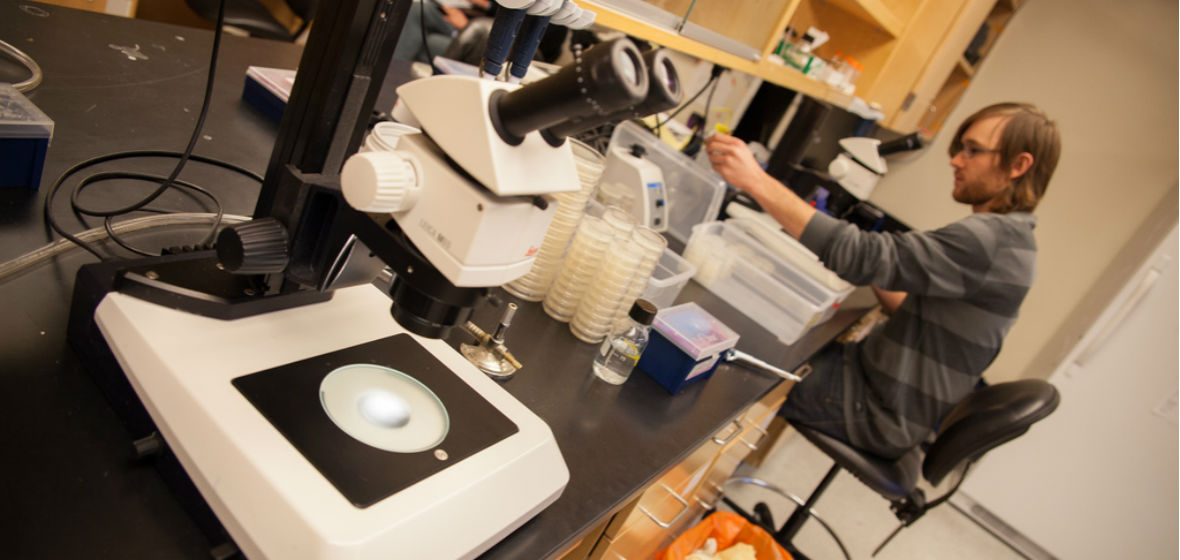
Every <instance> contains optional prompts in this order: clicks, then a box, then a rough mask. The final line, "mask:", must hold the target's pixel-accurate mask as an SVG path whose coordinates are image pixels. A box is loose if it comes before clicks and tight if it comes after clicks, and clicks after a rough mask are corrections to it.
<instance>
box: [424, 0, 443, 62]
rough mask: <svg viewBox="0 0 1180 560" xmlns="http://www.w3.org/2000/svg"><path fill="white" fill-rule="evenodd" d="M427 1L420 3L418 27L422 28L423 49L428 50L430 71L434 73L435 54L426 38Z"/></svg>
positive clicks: (427, 60)
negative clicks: (431, 52)
mask: <svg viewBox="0 0 1180 560" xmlns="http://www.w3.org/2000/svg"><path fill="white" fill-rule="evenodd" d="M426 2H427V0H421V1H420V2H419V3H418V27H420V28H421V29H422V50H424V51H426V63H427V64H429V65H430V73H431V74H433V73H434V71H435V68H434V55H432V54H430V42H429V41H427V40H426ZM439 9H440V10H441V9H442V8H441V7H440V8H439Z"/></svg>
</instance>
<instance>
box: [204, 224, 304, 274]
mask: <svg viewBox="0 0 1180 560" xmlns="http://www.w3.org/2000/svg"><path fill="white" fill-rule="evenodd" d="M287 255H288V254H287V229H286V228H284V227H283V224H281V223H279V221H278V220H276V219H274V218H259V219H257V220H250V221H249V222H246V223H242V224H237V225H233V226H230V227H227V228H225V229H223V230H221V233H220V234H218V236H217V261H218V262H219V263H221V265H222V266H223V267H225V268H226V269H227V270H229V271H230V272H235V273H238V274H271V273H276V272H282V271H283V270H284V269H286V268H287V262H288V260H289V258H288V256H287Z"/></svg>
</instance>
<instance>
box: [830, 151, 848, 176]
mask: <svg viewBox="0 0 1180 560" xmlns="http://www.w3.org/2000/svg"><path fill="white" fill-rule="evenodd" d="M849 163H850V162H849V161H848V156H845V155H844V154H840V155H838V156H836V159H833V160H832V161H831V163H829V164H828V175H831V176H832V178H833V179H835V180H837V181H839V180H840V179H843V178H844V177H845V176H846V175H848V171H849V166H848V164H849Z"/></svg>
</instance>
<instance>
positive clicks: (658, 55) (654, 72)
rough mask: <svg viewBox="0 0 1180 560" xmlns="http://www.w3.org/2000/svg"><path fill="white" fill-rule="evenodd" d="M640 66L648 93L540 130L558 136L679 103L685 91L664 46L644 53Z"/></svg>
mask: <svg viewBox="0 0 1180 560" xmlns="http://www.w3.org/2000/svg"><path fill="white" fill-rule="evenodd" d="M642 56H643V65H642V66H640V67H639V68H642V69H643V70H644V71H645V72H646V73H647V82H648V87H647V96H645V97H644V98H643V99H640V100H638V101H636V102H635V103H632V104H630V105H627V106H625V107H622V108H619V109H618V110H615V111H612V112H610V113H606V114H594V115H586V116H578V115H574V116H571V117H570V118H568V119H566V120H564V121H562V122H560V123H557V124H555V125H553V126H551V127H549V128H546V129H545V130H544V131H543V134H544V135H545V137H546V138H554V139H561V138H565V137H566V136H573V135H575V134H579V133H582V132H585V131H587V130H590V129H592V128H594V127H598V126H602V125H604V124H607V123H613V122H619V121H624V120H627V119H639V118H643V117H646V116H648V115H654V114H656V113H659V112H660V111H667V110H668V109H671V108H673V107H675V106H677V105H679V104H680V100H681V98H682V97H683V96H684V92H683V90H682V89H681V87H680V76H679V75H678V74H677V73H676V67H675V66H674V65H673V64H672V59H671V58H669V57H668V53H667V52H666V51H664V50H663V49H655V50H650V51H647V52H645V53H643V55H642Z"/></svg>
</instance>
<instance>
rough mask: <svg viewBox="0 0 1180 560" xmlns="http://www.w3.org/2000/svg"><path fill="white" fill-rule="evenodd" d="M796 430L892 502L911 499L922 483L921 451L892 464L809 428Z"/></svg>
mask: <svg viewBox="0 0 1180 560" xmlns="http://www.w3.org/2000/svg"><path fill="white" fill-rule="evenodd" d="M795 429H796V430H797V431H798V432H799V433H800V434H803V437H805V438H807V440H808V441H810V442H811V443H812V444H814V445H815V446H816V447H818V448H819V449H820V450H821V451H823V452H824V453H826V454H828V456H829V457H831V458H832V460H834V461H836V464H837V465H840V467H841V468H843V469H844V470H846V471H848V472H850V473H852V474H853V475H854V476H856V478H858V479H860V481H861V482H863V483H864V484H865V485H866V486H868V487H869V488H872V489H873V490H874V491H876V492H877V493H878V494H881V495H882V496H885V497H886V498H888V499H890V500H897V499H901V498H904V497H906V496H908V495H909V494H910V492H912V491H913V490H914V487H916V486H917V484H918V476H919V474H920V473H921V469H922V453H921V451H919V450H918V449H917V448H915V449H912V450H910V452H909V453H906V454H905V455H903V456H902V457H901V458H900V459H897V460H896V461H892V460H889V459H883V458H881V457H878V456H876V455H872V454H869V453H865V452H864V451H861V450H859V449H856V448H855V447H852V446H850V445H848V444H847V443H844V442H842V441H840V440H838V439H836V438H833V437H832V436H829V435H827V434H825V433H823V432H818V431H816V430H813V429H811V428H808V427H807V426H795Z"/></svg>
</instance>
